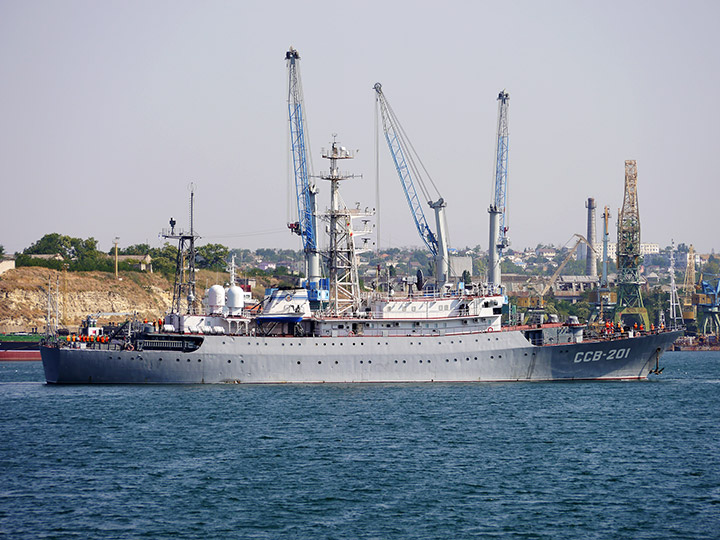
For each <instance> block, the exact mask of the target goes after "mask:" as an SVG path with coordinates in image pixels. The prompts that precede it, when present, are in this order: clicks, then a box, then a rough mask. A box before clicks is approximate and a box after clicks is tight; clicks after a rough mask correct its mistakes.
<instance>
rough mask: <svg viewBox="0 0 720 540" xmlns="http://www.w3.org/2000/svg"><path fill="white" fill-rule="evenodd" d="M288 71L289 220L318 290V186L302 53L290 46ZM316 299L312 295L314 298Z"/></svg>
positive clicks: (313, 286)
mask: <svg viewBox="0 0 720 540" xmlns="http://www.w3.org/2000/svg"><path fill="white" fill-rule="evenodd" d="M285 60H286V62H287V70H288V117H289V120H290V151H291V153H292V162H293V173H294V177H295V194H296V196H297V209H298V221H297V222H295V223H289V224H288V227H289V228H290V230H291V231H292V232H294V233H296V234H298V235H299V236H300V238H301V239H302V244H303V251H304V253H305V264H306V267H307V285H308V289H311V291H317V288H318V283H319V281H320V278H321V274H320V252H319V250H318V242H317V212H316V195H317V192H318V190H317V187H316V186H315V182H314V181H313V180H312V173H311V171H310V162H309V161H308V147H309V144H308V141H307V135H306V133H305V124H306V121H305V118H304V114H305V101H304V99H303V93H302V84H301V81H300V69H299V66H298V64H299V60H300V54H299V53H298V52H297V51H296V50H295V49H293V48H292V47H290V50H289V51H287V52H286V53H285ZM311 300H313V298H311Z"/></svg>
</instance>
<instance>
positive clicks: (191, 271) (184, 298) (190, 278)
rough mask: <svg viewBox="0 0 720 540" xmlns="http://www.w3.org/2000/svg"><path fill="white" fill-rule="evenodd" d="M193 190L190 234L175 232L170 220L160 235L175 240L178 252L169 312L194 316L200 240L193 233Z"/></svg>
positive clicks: (195, 311)
mask: <svg viewBox="0 0 720 540" xmlns="http://www.w3.org/2000/svg"><path fill="white" fill-rule="evenodd" d="M194 202H195V190H194V188H193V187H192V186H191V190H190V232H189V233H188V232H185V231H183V230H182V229H178V230H177V231H176V230H175V225H176V224H177V222H176V221H175V220H174V219H173V218H170V229H163V231H162V232H161V233H160V235H161V236H162V237H163V238H165V239H166V240H177V242H178V251H177V258H176V260H175V284H174V286H173V303H172V308H171V311H172V312H173V313H177V314H181V313H187V314H190V315H194V314H196V313H197V312H198V306H197V301H196V300H197V295H196V294H195V240H196V239H198V238H200V237H199V236H198V235H197V234H196V233H195V225H194V223H193V217H194Z"/></svg>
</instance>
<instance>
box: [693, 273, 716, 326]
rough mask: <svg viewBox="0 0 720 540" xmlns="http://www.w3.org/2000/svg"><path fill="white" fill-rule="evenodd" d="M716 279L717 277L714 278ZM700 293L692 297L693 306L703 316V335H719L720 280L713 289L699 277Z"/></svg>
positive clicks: (706, 281) (708, 282)
mask: <svg viewBox="0 0 720 540" xmlns="http://www.w3.org/2000/svg"><path fill="white" fill-rule="evenodd" d="M715 277H717V276H715ZM699 288H700V292H699V293H698V294H695V295H693V304H695V305H697V307H698V308H699V311H700V312H701V313H703V314H704V315H705V323H704V324H703V334H715V336H719V335H720V279H718V281H717V284H716V285H715V286H714V287H713V286H712V284H711V283H710V281H708V280H704V279H702V276H701V277H700V286H699Z"/></svg>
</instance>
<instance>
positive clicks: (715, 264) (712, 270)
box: [0, 246, 720, 276]
mask: <svg viewBox="0 0 720 540" xmlns="http://www.w3.org/2000/svg"><path fill="white" fill-rule="evenodd" d="M1 250H2V246H0V255H1V254H2V251H1ZM702 271H703V274H712V275H714V276H717V275H718V274H720V261H718V259H717V257H715V255H710V257H708V260H707V262H706V263H705V265H704V266H703V267H702Z"/></svg>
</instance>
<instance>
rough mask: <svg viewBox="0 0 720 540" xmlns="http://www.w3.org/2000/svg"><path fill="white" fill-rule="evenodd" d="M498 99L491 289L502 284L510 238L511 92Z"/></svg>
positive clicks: (492, 214) (491, 231)
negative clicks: (501, 271) (508, 177)
mask: <svg viewBox="0 0 720 540" xmlns="http://www.w3.org/2000/svg"><path fill="white" fill-rule="evenodd" d="M497 101H498V127H497V143H496V152H495V184H494V189H493V201H492V203H491V204H490V208H489V209H488V212H489V214H490V238H489V242H488V254H489V260H488V285H490V287H491V288H496V287H500V286H501V281H502V277H501V275H500V259H501V258H502V252H503V250H504V249H505V248H506V247H508V246H509V245H510V241H509V240H508V237H507V232H508V219H507V173H508V143H509V132H508V106H509V105H510V94H508V93H507V92H506V91H505V90H503V91H502V92H500V93H499V94H498V97H497Z"/></svg>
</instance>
